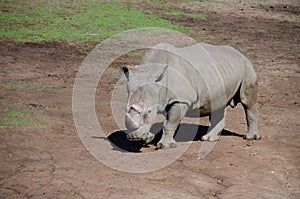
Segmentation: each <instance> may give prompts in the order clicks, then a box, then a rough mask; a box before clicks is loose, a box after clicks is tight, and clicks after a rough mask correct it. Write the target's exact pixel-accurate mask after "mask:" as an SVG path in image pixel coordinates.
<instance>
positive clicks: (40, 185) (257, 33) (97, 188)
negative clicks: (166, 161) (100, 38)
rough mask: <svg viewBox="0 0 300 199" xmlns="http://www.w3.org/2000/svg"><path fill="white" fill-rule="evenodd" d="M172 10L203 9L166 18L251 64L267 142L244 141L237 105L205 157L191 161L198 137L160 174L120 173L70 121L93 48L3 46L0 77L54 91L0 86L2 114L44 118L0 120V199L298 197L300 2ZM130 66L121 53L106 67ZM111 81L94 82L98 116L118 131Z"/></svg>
mask: <svg viewBox="0 0 300 199" xmlns="http://www.w3.org/2000/svg"><path fill="white" fill-rule="evenodd" d="M178 8H180V9H182V10H184V11H187V12H191V13H197V12H199V13H205V14H207V15H208V16H209V19H210V20H208V21H203V20H200V19H199V20H197V19H190V18H184V17H179V18H178V17H172V18H170V16H165V17H166V18H168V19H170V20H172V21H174V22H177V23H180V24H182V25H185V26H191V27H197V29H196V30H195V31H194V32H193V33H191V35H190V36H192V37H197V39H199V40H201V41H205V42H209V43H215V44H220V43H221V44H222V43H224V44H230V45H232V46H234V47H235V48H237V49H238V50H240V51H241V52H243V53H244V54H245V55H246V56H247V57H249V58H250V60H251V61H252V62H253V64H254V66H255V69H256V71H257V75H258V79H259V98H258V102H259V113H260V125H259V128H260V131H261V134H262V136H263V139H262V140H260V141H253V142H252V141H251V142H247V141H245V140H243V139H242V137H241V136H242V135H244V134H245V131H246V124H245V116H244V112H243V110H242V108H241V107H240V106H238V107H237V108H235V109H230V108H228V109H227V115H226V121H228V122H227V124H226V130H227V131H230V132H234V133H232V134H229V135H227V136H225V135H224V136H221V139H220V141H219V143H218V144H217V145H216V147H215V148H214V149H213V151H212V152H211V153H210V154H209V155H208V156H207V157H206V158H205V159H203V160H197V156H198V153H199V148H200V146H201V144H202V142H201V141H200V140H199V139H196V140H195V141H194V142H193V143H192V144H191V146H190V148H189V149H188V150H187V151H186V152H185V153H184V155H183V156H181V157H180V158H179V159H178V160H176V161H175V162H174V163H173V164H171V165H169V166H167V167H165V168H163V169H161V170H159V171H155V172H151V173H146V174H130V173H123V172H119V171H116V170H114V169H111V168H108V167H106V166H104V165H103V164H102V163H100V162H98V161H97V160H95V159H94V158H93V156H91V155H90V154H89V153H88V151H87V150H86V149H85V148H84V146H83V145H82V143H81V141H80V139H79V137H78V136H77V132H76V128H75V126H74V122H73V117H72V107H71V106H72V88H73V83H74V79H75V76H76V72H77V71H78V68H79V66H80V64H81V62H82V61H83V59H84V58H85V56H86V54H87V52H89V50H91V49H92V48H93V45H90V46H87V47H82V46H77V47H74V46H68V45H66V44H63V43H42V44H34V43H14V42H10V41H7V42H1V44H0V65H1V68H0V78H1V82H9V81H12V82H27V83H28V82H30V83H36V84H39V85H53V86H55V87H57V89H43V90H42V91H41V90H37V89H18V88H8V87H3V86H2V87H0V99H1V103H0V112H1V113H2V117H4V116H3V113H4V110H9V109H22V110H27V111H28V112H29V113H32V114H29V115H27V117H28V118H27V119H28V120H30V121H33V122H36V123H38V124H40V125H30V124H29V125H24V126H22V127H20V128H8V127H5V126H0V132H1V133H0V142H1V144H0V150H1V151H0V160H1V162H0V198H230V199H231V198H294V199H296V198H300V156H299V149H300V136H299V133H300V132H299V128H300V122H299V121H300V118H299V117H300V116H299V111H300V106H299V93H300V89H299V85H300V74H299V73H300V68H299V63H300V56H299V55H300V48H299V45H300V37H299V35H300V25H299V21H298V22H296V21H294V20H293V19H294V18H295V17H296V18H297V17H299V14H300V9H299V6H298V7H297V6H296V5H294V4H291V5H289V4H288V5H286V4H284V5H283V4H278V3H274V4H272V5H264V6H259V5H257V4H253V5H250V4H242V3H241V4H238V3H236V4H230V5H228V6H226V5H218V6H206V7H202V6H200V5H199V6H195V5H191V4H179V5H178ZM293 17H294V18H293ZM298 19H299V18H298ZM136 62H137V60H136V59H135V58H134V57H131V56H126V57H123V58H122V59H121V60H119V61H117V62H116V63H115V64H114V65H113V66H112V68H114V67H117V66H118V64H120V63H129V64H132V63H136ZM117 79H118V76H116V71H115V70H109V71H107V72H106V75H105V76H103V78H102V79H101V82H100V83H99V85H101V86H100V87H101V91H99V93H100V94H101V98H99V99H98V98H97V99H98V103H97V107H96V108H97V114H98V117H99V118H100V119H101V125H102V127H103V128H104V130H105V132H106V133H108V134H110V133H112V132H115V131H117V130H120V129H117V128H116V126H115V124H114V123H113V122H112V121H111V119H112V118H111V117H110V115H109V112H110V94H111V91H112V89H113V86H114V84H115V82H116V81H117ZM178 144H179V145H180V144H181V143H180V142H179V143H178ZM141 150H142V152H144V151H143V149H141ZM154 153H155V151H154Z"/></svg>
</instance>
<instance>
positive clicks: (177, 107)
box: [157, 103, 188, 149]
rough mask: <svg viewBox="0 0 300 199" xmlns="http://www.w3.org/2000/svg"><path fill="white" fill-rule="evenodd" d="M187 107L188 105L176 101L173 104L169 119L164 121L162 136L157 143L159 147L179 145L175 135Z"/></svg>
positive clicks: (166, 147) (168, 115)
mask: <svg viewBox="0 0 300 199" xmlns="http://www.w3.org/2000/svg"><path fill="white" fill-rule="evenodd" d="M187 109H188V107H187V105H186V104H181V103H175V104H174V105H173V106H171V108H170V110H169V111H168V114H167V119H166V121H165V122H164V129H163V134H162V137H161V139H160V141H159V142H158V143H157V148H158V149H169V148H175V147H176V146H177V145H176V141H175V140H174V138H173V136H174V134H175V131H176V129H177V127H178V125H179V123H180V121H181V120H182V118H183V117H184V115H185V113H186V111H187Z"/></svg>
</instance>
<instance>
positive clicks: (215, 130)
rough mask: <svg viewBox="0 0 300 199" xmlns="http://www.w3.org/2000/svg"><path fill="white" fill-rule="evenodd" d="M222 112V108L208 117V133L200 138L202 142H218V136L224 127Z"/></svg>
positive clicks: (223, 110)
mask: <svg viewBox="0 0 300 199" xmlns="http://www.w3.org/2000/svg"><path fill="white" fill-rule="evenodd" d="M224 112H225V109H224V108H222V109H220V110H217V111H215V112H213V113H212V114H211V116H210V117H209V121H210V127H209V128H208V133H207V134H206V135H204V136H202V138H201V140H202V141H209V142H215V141H218V140H219V138H220V134H221V132H222V130H223V129H224V127H225V119H224Z"/></svg>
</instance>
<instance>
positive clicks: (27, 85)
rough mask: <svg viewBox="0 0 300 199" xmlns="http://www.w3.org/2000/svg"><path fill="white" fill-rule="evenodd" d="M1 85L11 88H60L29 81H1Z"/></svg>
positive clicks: (38, 89) (40, 89) (41, 89)
mask: <svg viewBox="0 0 300 199" xmlns="http://www.w3.org/2000/svg"><path fill="white" fill-rule="evenodd" d="M0 87H3V88H10V89H24V90H27V89H34V90H37V91H44V90H57V89H58V88H57V87H55V86H51V85H39V84H35V83H27V82H0Z"/></svg>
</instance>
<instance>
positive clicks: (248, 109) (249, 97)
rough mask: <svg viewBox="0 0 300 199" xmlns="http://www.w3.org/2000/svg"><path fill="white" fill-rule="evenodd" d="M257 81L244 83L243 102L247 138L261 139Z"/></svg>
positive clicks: (242, 90)
mask: <svg viewBox="0 0 300 199" xmlns="http://www.w3.org/2000/svg"><path fill="white" fill-rule="evenodd" d="M256 99H257V83H256V82H255V83H253V84H248V85H247V84H245V85H242V89H241V102H242V105H243V107H244V110H245V113H246V120H247V129H248V130H247V134H246V136H245V139H247V140H259V139H261V136H260V134H259V131H258V111H257V103H256Z"/></svg>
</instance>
